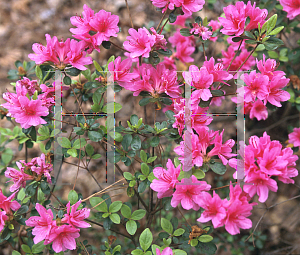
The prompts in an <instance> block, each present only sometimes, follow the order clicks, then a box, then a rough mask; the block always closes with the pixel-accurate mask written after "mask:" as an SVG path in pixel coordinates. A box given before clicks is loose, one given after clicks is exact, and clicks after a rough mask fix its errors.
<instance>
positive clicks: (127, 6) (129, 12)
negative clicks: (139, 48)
mask: <svg viewBox="0 0 300 255" xmlns="http://www.w3.org/2000/svg"><path fill="white" fill-rule="evenodd" d="M125 3H126V6H127V10H128V13H129V18H130V23H131V27H132V28H134V26H133V22H132V18H131V13H130V9H129V5H128V3H127V0H125Z"/></svg>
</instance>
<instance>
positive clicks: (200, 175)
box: [192, 168, 205, 179]
mask: <svg viewBox="0 0 300 255" xmlns="http://www.w3.org/2000/svg"><path fill="white" fill-rule="evenodd" d="M192 173H193V175H194V176H195V177H196V178H197V179H203V178H204V177H205V173H204V172H203V171H202V170H201V169H195V168H193V169H192Z"/></svg>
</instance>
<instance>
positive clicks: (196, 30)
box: [190, 23, 212, 41]
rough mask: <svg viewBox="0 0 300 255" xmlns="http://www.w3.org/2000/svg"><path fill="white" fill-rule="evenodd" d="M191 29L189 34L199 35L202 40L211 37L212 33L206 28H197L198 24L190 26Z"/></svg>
mask: <svg viewBox="0 0 300 255" xmlns="http://www.w3.org/2000/svg"><path fill="white" fill-rule="evenodd" d="M192 26H193V28H191V29H190V33H191V34H195V35H199V36H200V37H202V40H204V41H205V40H207V39H209V38H210V37H211V36H212V32H211V31H209V30H208V28H207V27H204V26H199V24H198V23H193V24H192Z"/></svg>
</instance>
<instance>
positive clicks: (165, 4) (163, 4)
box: [151, 0, 174, 13]
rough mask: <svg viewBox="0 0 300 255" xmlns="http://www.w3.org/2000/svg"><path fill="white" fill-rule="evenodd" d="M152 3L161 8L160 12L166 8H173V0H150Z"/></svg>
mask: <svg viewBox="0 0 300 255" xmlns="http://www.w3.org/2000/svg"><path fill="white" fill-rule="evenodd" d="M151 2H152V4H153V5H154V6H155V7H157V8H161V9H162V13H164V12H165V11H166V10H167V9H168V8H169V9H170V10H174V0H151Z"/></svg>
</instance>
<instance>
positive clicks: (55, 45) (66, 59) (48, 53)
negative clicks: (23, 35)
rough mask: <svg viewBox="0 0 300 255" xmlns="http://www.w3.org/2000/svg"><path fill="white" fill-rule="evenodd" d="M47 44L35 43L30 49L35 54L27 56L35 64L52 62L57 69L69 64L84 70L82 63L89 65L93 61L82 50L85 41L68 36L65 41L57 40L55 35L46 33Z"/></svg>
mask: <svg viewBox="0 0 300 255" xmlns="http://www.w3.org/2000/svg"><path fill="white" fill-rule="evenodd" d="M46 40H47V46H46V47H45V46H43V45H41V44H38V43H35V44H33V46H32V50H33V51H34V52H35V54H29V55H28V57H29V58H30V59H31V60H33V61H35V62H36V63H37V64H43V63H45V62H48V61H49V62H52V63H54V64H55V65H56V66H57V67H58V68H59V69H64V68H65V67H66V65H68V64H70V65H72V66H74V67H76V68H78V69H80V70H85V69H86V67H85V66H84V65H89V64H91V63H92V62H93V60H92V58H91V57H86V52H85V51H84V48H85V42H84V41H80V42H78V41H76V40H74V39H72V40H70V38H68V39H67V40H66V41H65V42H63V41H61V42H59V41H58V40H57V37H56V36H53V38H52V39H51V36H50V35H48V34H46Z"/></svg>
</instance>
